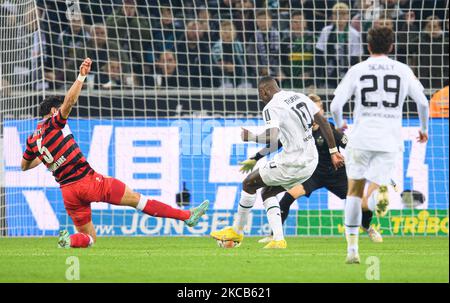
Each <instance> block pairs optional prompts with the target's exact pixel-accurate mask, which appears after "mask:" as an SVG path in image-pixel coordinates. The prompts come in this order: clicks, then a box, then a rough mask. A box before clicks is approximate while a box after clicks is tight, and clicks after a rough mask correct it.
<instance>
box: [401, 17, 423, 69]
mask: <svg viewBox="0 0 450 303" xmlns="http://www.w3.org/2000/svg"><path fill="white" fill-rule="evenodd" d="M418 35H419V25H418V23H417V21H416V14H415V12H414V11H408V12H406V13H405V14H403V17H402V20H401V21H400V22H399V23H398V25H397V31H396V36H397V45H396V46H397V47H396V53H397V60H398V61H400V62H402V63H405V64H408V65H412V64H413V63H412V62H410V61H409V60H408V48H409V45H410V43H411V42H412V41H414V40H416V39H417V36H418Z"/></svg>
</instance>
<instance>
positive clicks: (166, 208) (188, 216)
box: [111, 178, 209, 227]
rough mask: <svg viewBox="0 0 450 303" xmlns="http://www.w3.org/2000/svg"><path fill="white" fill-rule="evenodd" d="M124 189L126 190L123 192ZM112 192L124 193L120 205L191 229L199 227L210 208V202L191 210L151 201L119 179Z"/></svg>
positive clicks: (113, 182) (114, 181) (115, 180)
mask: <svg viewBox="0 0 450 303" xmlns="http://www.w3.org/2000/svg"><path fill="white" fill-rule="evenodd" d="M111 179H113V178H111ZM122 188H124V189H123V190H122ZM111 190H112V192H114V191H115V190H117V191H119V192H120V191H123V195H122V197H121V198H120V203H119V204H120V205H124V206H131V207H134V208H136V209H138V210H140V211H142V212H143V213H146V214H147V215H150V216H153V217H162V218H172V219H177V220H182V221H184V222H185V223H186V224H187V225H188V226H190V227H192V226H195V225H197V223H198V221H199V220H200V217H201V216H202V215H203V214H204V213H205V212H206V211H207V209H208V207H209V201H207V200H205V201H203V202H202V203H201V204H200V205H199V206H198V207H194V208H191V209H190V210H183V209H177V208H173V207H172V206H170V205H167V204H165V203H163V202H160V201H157V200H154V199H149V198H147V197H146V196H144V195H142V194H140V193H137V192H135V191H133V190H132V189H131V188H129V187H128V186H126V185H125V184H124V183H122V182H121V181H119V180H117V179H113V181H112V185H111Z"/></svg>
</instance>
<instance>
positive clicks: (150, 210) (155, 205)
mask: <svg viewBox="0 0 450 303" xmlns="http://www.w3.org/2000/svg"><path fill="white" fill-rule="evenodd" d="M142 211H143V212H144V213H146V214H147V215H150V216H153V217H162V218H172V219H178V220H183V221H184V220H187V219H189V217H190V216H191V212H190V211H189V210H182V209H176V208H173V207H171V206H169V205H167V204H164V203H161V202H159V201H156V200H147V204H145V207H144V209H143V210H142Z"/></svg>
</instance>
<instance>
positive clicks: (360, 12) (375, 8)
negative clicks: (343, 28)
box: [351, 0, 381, 40]
mask: <svg viewBox="0 0 450 303" xmlns="http://www.w3.org/2000/svg"><path fill="white" fill-rule="evenodd" d="M354 9H355V11H356V14H355V15H354V16H353V18H352V20H351V25H352V26H353V28H354V29H356V30H357V31H358V32H361V33H366V32H367V31H368V30H369V29H370V28H371V27H372V25H373V21H374V20H376V19H378V18H380V13H381V5H380V4H379V2H377V1H371V0H358V1H356V3H355V6H354ZM364 40H365V39H364Z"/></svg>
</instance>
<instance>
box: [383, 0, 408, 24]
mask: <svg viewBox="0 0 450 303" xmlns="http://www.w3.org/2000/svg"><path fill="white" fill-rule="evenodd" d="M380 4H381V11H380V17H389V18H391V19H392V20H394V21H396V20H397V19H399V18H401V17H402V16H403V14H404V12H403V11H402V9H401V8H400V4H399V0H380Z"/></svg>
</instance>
